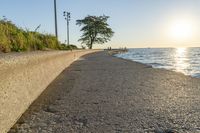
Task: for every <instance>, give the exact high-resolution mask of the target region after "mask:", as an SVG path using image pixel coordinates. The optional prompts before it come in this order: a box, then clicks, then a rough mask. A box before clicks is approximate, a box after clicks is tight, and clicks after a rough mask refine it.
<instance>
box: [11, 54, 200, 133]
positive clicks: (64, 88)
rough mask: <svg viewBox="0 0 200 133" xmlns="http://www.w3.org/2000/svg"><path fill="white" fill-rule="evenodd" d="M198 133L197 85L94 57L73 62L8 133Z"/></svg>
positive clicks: (199, 96)
mask: <svg viewBox="0 0 200 133" xmlns="http://www.w3.org/2000/svg"><path fill="white" fill-rule="evenodd" d="M175 131H177V132H179V133H200V79H195V78H191V77H188V76H184V75H183V74H180V73H175V72H171V71H166V70H162V69H153V68H151V67H148V66H145V65H143V64H139V63H135V62H132V61H128V60H123V59H119V58H116V57H113V56H110V55H108V54H107V53H105V52H99V53H95V54H90V55H87V56H84V57H83V58H81V59H79V60H78V61H76V62H74V63H73V64H72V65H71V66H70V67H69V68H67V69H66V70H65V71H63V73H62V74H60V76H59V77H57V79H56V80H55V81H54V82H52V84H51V85H49V87H48V88H47V89H46V91H45V92H44V93H43V94H42V95H41V96H40V97H39V98H38V99H37V100H36V101H35V102H34V103H33V104H32V106H31V107H30V108H29V109H28V110H27V112H26V113H25V114H24V115H23V116H22V117H21V119H20V120H19V121H18V122H17V123H16V125H15V126H13V128H12V129H11V130H10V133H15V132H17V133H68V132H69V133H167V132H168V133H173V132H175Z"/></svg>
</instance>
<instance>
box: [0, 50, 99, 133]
mask: <svg viewBox="0 0 200 133" xmlns="http://www.w3.org/2000/svg"><path fill="white" fill-rule="evenodd" d="M92 52H97V50H84V51H73V52H66V51H49V52H30V53H21V54H19V53H17V54H2V55H0V132H1V133H4V132H7V131H8V130H9V128H10V127H12V125H13V124H14V123H15V122H16V121H17V120H18V118H20V116H21V115H22V114H23V112H24V111H25V110H26V109H27V108H28V107H29V105H30V104H31V103H32V102H33V101H34V100H35V99H37V97H38V96H39V95H40V94H41V93H42V92H43V91H44V90H45V88H46V87H47V86H48V85H49V84H50V83H51V82H52V81H53V80H54V79H55V78H56V77H57V76H58V75H59V74H60V73H61V72H62V71H63V70H64V69H65V68H66V67H68V66H69V65H70V64H71V63H72V62H73V61H74V60H76V59H78V58H79V57H80V56H83V55H85V54H88V53H92Z"/></svg>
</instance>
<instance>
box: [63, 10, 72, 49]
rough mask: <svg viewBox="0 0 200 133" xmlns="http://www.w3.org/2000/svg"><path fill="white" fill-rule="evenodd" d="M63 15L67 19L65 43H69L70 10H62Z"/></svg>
mask: <svg viewBox="0 0 200 133" xmlns="http://www.w3.org/2000/svg"><path fill="white" fill-rule="evenodd" d="M63 16H64V17H65V20H66V21H67V45H69V21H70V19H71V14H70V12H66V11H64V12H63Z"/></svg>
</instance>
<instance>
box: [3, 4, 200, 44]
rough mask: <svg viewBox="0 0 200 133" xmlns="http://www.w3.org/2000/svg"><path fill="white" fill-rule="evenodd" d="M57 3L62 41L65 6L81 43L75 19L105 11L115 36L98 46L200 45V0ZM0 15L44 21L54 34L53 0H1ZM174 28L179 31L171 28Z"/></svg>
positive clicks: (28, 24) (24, 23) (29, 24)
mask: <svg viewBox="0 0 200 133" xmlns="http://www.w3.org/2000/svg"><path fill="white" fill-rule="evenodd" d="M57 6H58V7H57V8H58V26H59V27H58V32H59V40H60V41H62V42H64V41H65V40H66V21H65V20H64V18H63V11H64V10H66V11H70V12H71V14H72V15H71V17H72V20H71V22H70V37H71V40H70V42H71V43H73V44H76V45H78V46H80V43H79V42H77V40H78V39H79V37H80V35H81V33H80V32H79V30H80V27H78V26H77V25H76V20H77V19H82V18H84V17H85V16H87V15H103V14H105V15H108V16H110V17H111V18H110V20H109V24H110V26H111V27H112V28H113V30H114V31H115V36H114V37H113V38H112V41H111V42H109V43H107V44H104V45H96V47H102V48H104V47H108V46H112V47H117V48H118V47H125V46H126V47H132V48H133V47H184V46H200V0H57ZM0 16H1V18H2V16H6V17H7V18H8V19H10V20H12V21H13V22H14V23H15V24H17V25H18V26H20V27H22V28H28V29H30V30H34V29H35V28H36V27H37V26H38V25H40V24H41V28H40V29H39V31H40V32H47V33H52V34H54V12H53V0H1V4H0ZM179 21H184V22H186V23H187V24H183V26H182V27H179V26H177V25H179V24H180V25H181V23H182V22H179ZM187 25H189V26H188V27H189V28H187ZM184 26H186V28H183V27H184ZM171 28H173V29H177V30H178V31H177V30H175V31H173V30H172V31H170V29H171ZM180 32H187V33H188V34H187V33H186V35H185V34H184V35H182V34H181V33H180ZM189 32H190V33H189ZM173 34H176V37H175V38H173V37H172V35H173ZM177 34H178V35H177ZM181 35H182V36H181ZM177 36H181V37H180V38H181V39H180V38H178V37H177Z"/></svg>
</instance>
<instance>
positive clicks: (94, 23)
mask: <svg viewBox="0 0 200 133" xmlns="http://www.w3.org/2000/svg"><path fill="white" fill-rule="evenodd" d="M108 18H109V16H105V15H103V16H87V17H85V18H84V19H82V20H77V21H76V24H77V25H79V26H83V27H82V28H81V31H82V32H83V35H82V36H81V38H80V39H79V41H81V43H82V44H86V45H87V46H88V48H89V49H92V47H93V44H95V43H97V44H103V43H106V42H108V41H110V39H111V37H112V36H113V34H114V32H113V31H112V29H111V28H109V25H108V23H107V20H108Z"/></svg>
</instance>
